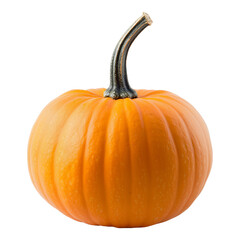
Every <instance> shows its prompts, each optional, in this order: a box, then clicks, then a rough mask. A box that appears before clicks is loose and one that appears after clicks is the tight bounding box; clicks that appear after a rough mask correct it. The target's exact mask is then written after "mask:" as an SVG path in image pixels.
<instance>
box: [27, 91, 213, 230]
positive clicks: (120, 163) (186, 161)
mask: <svg viewBox="0 0 240 240" xmlns="http://www.w3.org/2000/svg"><path fill="white" fill-rule="evenodd" d="M104 91H105V89H91V90H88V91H84V90H72V91H69V92H67V93H65V94H63V95H61V96H60V97H58V98H56V99H55V100H53V101H52V102H51V103H49V104H48V105H47V106H46V107H45V109H44V110H43V111H42V112H41V114H40V116H39V117H38V119H37V121H36V123H35V125H34V127H33V129H32V133H31V136H30V140H29V147H28V164H29V171H30V175H31V179H32V181H33V183H34V186H35V187H36V189H37V190H38V192H39V193H40V194H41V195H42V196H43V197H44V198H45V199H46V200H47V201H48V202H49V203H50V204H51V205H52V206H54V207H55V208H57V209H58V210H60V211H61V212H62V213H64V214H65V215H67V216H69V217H71V218H73V219H75V220H78V221H81V222H86V223H89V224H94V225H106V226H116V227H139V226H149V225H152V224H156V223H159V222H163V221H166V220H168V219H171V218H173V217H175V216H177V215H179V214H180V213H182V212H183V211H185V210H186V209H187V208H188V207H189V206H190V205H191V204H192V202H193V201H194V200H195V199H196V197H197V196H198V195H199V193H200V192H201V190H202V188H203V186H204V184H205V182H206V180H207V177H208V175H209V172H210V169H211V164H212V149H211V143H210V137H209V133H208V130H207V127H206V125H205V123H204V121H203V119H202V118H201V116H200V115H199V113H198V112H197V111H196V110H195V109H194V108H193V107H192V106H191V105H190V104H189V103H188V102H186V101H185V100H183V99H181V98H180V97H178V96H176V95H174V94H172V93H170V92H167V91H152V90H138V91H136V92H137V95H138V98H134V99H130V98H125V99H118V100H113V99H112V98H104V97H103V93H104Z"/></svg>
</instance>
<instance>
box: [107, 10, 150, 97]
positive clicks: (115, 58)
mask: <svg viewBox="0 0 240 240" xmlns="http://www.w3.org/2000/svg"><path fill="white" fill-rule="evenodd" d="M151 23H152V20H151V18H150V17H149V15H148V14H147V13H143V15H142V16H141V17H140V18H139V19H138V20H137V21H136V22H135V23H134V24H133V25H132V26H131V27H130V28H129V29H128V30H127V32H126V33H125V34H124V35H123V36H122V38H121V39H120V41H119V42H118V44H117V46H116V48H115V50H114V52H113V55H112V61H111V76H110V86H109V87H108V89H107V90H106V91H105V92H104V97H111V98H113V99H115V100H117V99H120V98H136V97H137V93H136V91H135V90H133V89H132V88H131V87H130V85H129V83H128V77H127V68H126V60H127V54H128V50H129V48H130V46H131V44H132V42H133V41H134V40H135V38H136V37H137V36H138V34H139V33H140V32H141V31H142V30H143V29H144V28H146V27H147V26H149V25H151Z"/></svg>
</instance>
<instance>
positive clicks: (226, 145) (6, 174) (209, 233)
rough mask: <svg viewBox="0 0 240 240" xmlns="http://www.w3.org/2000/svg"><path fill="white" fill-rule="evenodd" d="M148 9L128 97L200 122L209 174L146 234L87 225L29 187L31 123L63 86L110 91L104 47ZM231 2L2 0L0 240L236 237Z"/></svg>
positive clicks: (238, 112) (237, 159)
mask: <svg viewBox="0 0 240 240" xmlns="http://www.w3.org/2000/svg"><path fill="white" fill-rule="evenodd" d="M143 11H146V12H147V13H148V14H149V15H150V16H151V18H152V20H153V24H152V26H151V27H148V28H147V29H146V30H144V32H143V33H141V34H140V36H139V37H138V39H137V40H136V41H135V42H134V44H133V46H132V48H131V50H130V52H129V57H128V75H129V81H130V83H131V86H132V87H133V88H136V89H140V88H145V89H163V90H168V91H171V92H174V93H176V94H177V95H179V96H181V97H183V98H185V99H186V100H187V101H189V102H190V103H191V104H192V105H194V106H195V108H196V109H197V110H198V111H199V112H200V113H201V115H202V116H203V118H204V119H205V121H206V123H207V125H208V127H209V131H210V135H211V139H212V145H213V153H214V158H213V167H212V171H211V174H210V177H209V179H208V181H207V184H206V185H205V188H204V190H203V191H202V193H201V194H200V196H199V197H198V199H197V200H196V201H195V202H194V203H193V205H192V206H191V207H190V208H189V209H188V210H187V211H186V212H184V213H183V214H182V215H180V216H178V217H176V218H175V219H172V220H170V221H168V222H165V223H161V224H157V225H154V226H151V227H147V228H135V229H117V228H113V227H98V226H90V225H87V224H84V223H79V222H76V221H74V220H72V219H69V218H68V217H66V216H64V215H63V214H61V213H60V212H58V211H57V210H55V209H54V208H52V207H51V206H50V205H49V204H48V203H46V202H45V201H44V200H43V199H42V198H41V197H40V195H39V194H38V193H37V191H36V190H35V189H34V187H33V185H32V183H31V180H30V177H29V174H28V168H27V143H28V137H29V134H30V131H31V127H32V125H33V123H34V121H35V120H36V118H37V116H38V114H39V113H40V111H41V110H42V108H43V107H44V106H45V105H46V104H47V103H48V102H49V101H50V100H52V99H54V98H55V97H57V96H58V95H60V94H62V93H63V92H65V91H68V90H70V89H75V88H80V89H88V88H98V87H107V86H108V84H109V67H110V66H109V65H110V59H111V55H112V52H113V49H114V47H115V45H116V43H117V41H118V40H119V38H120V37H121V35H122V34H123V33H124V32H125V30H126V29H127V28H128V27H129V26H130V25H131V24H132V23H133V22H134V21H135V20H136V19H137V18H138V17H140V15H141V13H142V12H143ZM239 83H240V2H239V1H237V0H236V1H231V0H226V1H221V0H216V1H214V0H201V1H196V0H195V1H193V0H189V1H186V0H181V1H179V0H176V1H172V0H168V1H167V0H166V1H160V0H158V1H156V0H144V1H142V0H100V1H97V0H95V1H90V0H88V1H86V0H85V1H80V0H78V1H60V0H58V1H52V0H46V1H45V0H41V1H32V0H29V1H27V0H21V1H11V0H6V1H4V0H2V1H0V98H1V99H0V103H1V111H0V114H1V118H0V119H1V124H0V141H1V142H0V146H1V149H0V151H1V159H0V161H1V165H0V166H1V167H0V195H1V197H0V202H1V203H0V220H1V224H0V226H1V230H0V238H1V239H4V240H5V239H27V240H28V239H36V240H37V239H58V240H61V239H68V240H71V239H105V240H106V239H164V240H168V239H176V238H177V239H184V240H187V239H191V240H192V239H196V240H198V239H219V238H220V237H222V239H240V229H239V227H240V222H239V215H240V187H239V185H240V154H239V153H240V107H239V106H240V84H239Z"/></svg>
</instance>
